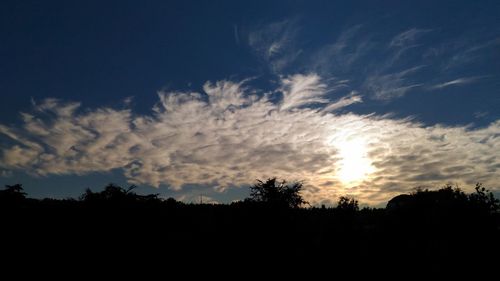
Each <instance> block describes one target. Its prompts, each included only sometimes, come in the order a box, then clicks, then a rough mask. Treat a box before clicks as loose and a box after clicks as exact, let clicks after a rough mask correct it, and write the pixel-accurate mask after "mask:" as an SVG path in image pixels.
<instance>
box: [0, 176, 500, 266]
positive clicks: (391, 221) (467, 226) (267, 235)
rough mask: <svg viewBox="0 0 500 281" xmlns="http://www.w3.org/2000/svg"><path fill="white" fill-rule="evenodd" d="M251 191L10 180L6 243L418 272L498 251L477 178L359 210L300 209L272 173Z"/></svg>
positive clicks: (489, 202)
mask: <svg viewBox="0 0 500 281" xmlns="http://www.w3.org/2000/svg"><path fill="white" fill-rule="evenodd" d="M251 188H252V194H251V197H250V198H248V199H247V200H244V201H240V202H235V203H231V204H186V203H182V202H179V201H176V200H175V199H173V198H169V199H162V198H160V197H159V196H158V195H157V194H152V195H138V194H136V193H135V192H134V189H135V187H134V186H131V187H129V188H123V187H120V186H117V185H114V184H109V185H108V186H106V187H105V189H104V190H103V191H101V192H93V191H91V190H90V189H88V190H86V191H85V193H84V194H83V195H82V196H80V198H78V199H64V200H54V199H43V200H36V199H30V198H27V197H26V194H25V193H24V192H23V189H22V186H21V185H12V186H6V189H5V190H2V191H0V211H1V213H2V221H1V226H2V227H1V229H2V230H3V231H1V232H0V235H1V238H2V240H1V241H4V243H3V249H4V250H5V249H9V247H11V246H12V247H13V248H12V252H11V254H13V255H15V254H16V253H17V254H19V255H21V254H22V253H26V252H32V251H34V250H36V253H46V252H52V251H60V252H61V253H64V255H72V254H75V255H83V254H91V255H92V256H96V253H101V252H103V251H104V252H106V253H108V254H110V255H111V256H113V257H114V258H120V257H121V256H127V255H130V253H132V252H134V253H135V252H138V253H139V254H138V255H140V256H149V255H155V254H156V253H168V255H169V256H176V255H177V256H181V255H187V256H188V257H187V258H188V259H189V260H193V259H196V258H201V257H206V259H208V260H210V258H209V256H208V254H207V253H223V254H224V255H226V257H228V256H230V257H233V258H234V259H235V260H237V258H236V257H251V256H252V257H253V256H255V257H258V258H259V259H262V260H279V261H289V262H295V263H296V262H297V261H298V260H300V261H301V262H304V263H306V262H312V261H314V262H315V263H317V264H320V263H324V265H325V268H329V267H331V266H332V264H333V265H335V266H340V265H342V264H343V265H346V264H347V265H348V264H356V265H357V266H358V267H361V266H363V268H365V269H367V268H372V269H374V270H375V269H376V270H381V269H392V268H398V267H401V268H407V267H408V264H413V265H414V266H418V267H419V271H420V272H422V271H434V272H439V271H442V272H444V271H450V270H455V269H457V268H460V269H464V268H473V267H474V266H481V267H484V266H486V265H489V262H490V261H495V257H491V256H494V255H497V254H498V252H499V250H500V243H499V237H500V235H499V234H500V214H499V210H500V203H499V201H498V199H496V198H494V197H493V195H492V193H491V192H489V191H488V190H487V189H486V188H484V187H482V186H481V185H480V184H478V185H477V186H476V191H475V192H474V193H472V194H466V193H465V192H463V191H461V190H460V189H458V188H453V187H451V186H449V185H448V186H445V187H443V188H441V189H439V190H417V191H415V192H413V193H411V194H407V195H400V196H396V197H394V198H393V199H392V200H390V201H389V203H388V204H387V208H385V209H376V208H362V209H360V208H359V205H358V202H357V200H356V199H354V198H351V197H340V198H339V201H338V204H337V206H336V207H330V208H329V207H325V206H322V207H321V208H317V207H311V206H309V207H307V208H301V207H300V206H303V205H304V203H305V201H304V200H303V199H302V197H301V195H300V190H301V188H302V185H301V184H292V185H287V184H286V182H279V181H277V180H276V179H274V178H273V179H268V180H267V181H258V182H257V183H256V184H255V185H254V186H252V187H251ZM274 189H275V190H274ZM6 230H8V231H6ZM5 251H6V250H5ZM61 256H63V255H62V254H61ZM231 259H232V258H231ZM202 260H205V258H203V259H202ZM205 261H206V260H205Z"/></svg>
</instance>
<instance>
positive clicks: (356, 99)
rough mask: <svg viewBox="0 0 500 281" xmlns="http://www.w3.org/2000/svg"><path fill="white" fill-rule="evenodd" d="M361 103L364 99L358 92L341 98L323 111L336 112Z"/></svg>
mask: <svg viewBox="0 0 500 281" xmlns="http://www.w3.org/2000/svg"><path fill="white" fill-rule="evenodd" d="M360 102H363V98H362V97H361V96H360V95H358V93H357V92H355V91H352V92H351V93H350V94H349V95H347V96H344V97H342V98H340V99H339V100H337V101H335V102H333V103H331V104H329V105H328V106H326V107H325V108H324V109H323V111H326V112H331V111H335V110H338V109H341V108H344V107H347V106H349V105H351V104H355V103H360Z"/></svg>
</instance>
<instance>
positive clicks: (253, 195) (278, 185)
mask: <svg viewBox="0 0 500 281" xmlns="http://www.w3.org/2000/svg"><path fill="white" fill-rule="evenodd" d="M302 187H303V185H302V183H301V182H295V183H293V184H291V185H289V184H287V183H286V181H284V180H283V181H278V180H277V179H276V178H270V179H267V180H266V181H265V182H263V181H261V180H257V183H256V184H254V185H253V186H251V187H250V200H251V201H254V202H260V203H265V204H268V205H270V206H275V207H289V208H298V207H300V206H302V205H304V204H307V202H306V201H305V200H304V199H303V198H302V196H301V195H300V191H301V190H302Z"/></svg>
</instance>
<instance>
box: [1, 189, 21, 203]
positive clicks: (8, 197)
mask: <svg viewBox="0 0 500 281" xmlns="http://www.w3.org/2000/svg"><path fill="white" fill-rule="evenodd" d="M25 199H26V193H25V192H24V190H23V185H22V184H14V185H5V189H4V190H1V191H0V202H2V203H3V204H17V203H20V202H22V201H23V200H25Z"/></svg>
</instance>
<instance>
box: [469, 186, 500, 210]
mask: <svg viewBox="0 0 500 281" xmlns="http://www.w3.org/2000/svg"><path fill="white" fill-rule="evenodd" d="M475 190H476V192H475V193H472V194H470V195H469V202H470V203H472V204H474V205H475V206H476V207H477V208H479V209H482V210H484V211H486V212H490V213H494V212H498V211H499V210H500V200H498V199H496V198H495V196H494V195H493V193H492V192H490V191H489V190H488V189H486V188H485V187H483V185H482V184H481V183H476V187H475Z"/></svg>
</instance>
